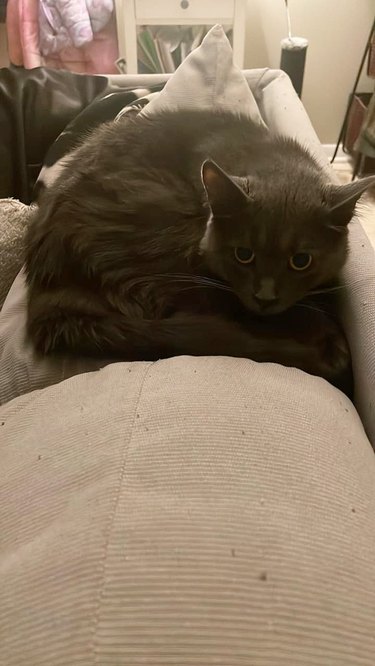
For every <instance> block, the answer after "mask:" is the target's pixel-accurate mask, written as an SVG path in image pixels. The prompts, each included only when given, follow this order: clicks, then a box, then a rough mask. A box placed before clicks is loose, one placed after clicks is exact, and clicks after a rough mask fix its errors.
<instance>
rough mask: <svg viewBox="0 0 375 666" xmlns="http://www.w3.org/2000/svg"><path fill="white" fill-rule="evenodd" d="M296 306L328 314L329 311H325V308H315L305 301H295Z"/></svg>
mask: <svg viewBox="0 0 375 666" xmlns="http://www.w3.org/2000/svg"><path fill="white" fill-rule="evenodd" d="M296 307H297V308H305V309H306V310H313V311H314V312H321V313H322V314H325V315H327V316H330V313H329V312H326V311H325V310H322V309H321V308H317V307H315V306H314V305H307V303H296Z"/></svg>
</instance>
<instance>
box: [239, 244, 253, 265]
mask: <svg viewBox="0 0 375 666" xmlns="http://www.w3.org/2000/svg"><path fill="white" fill-rule="evenodd" d="M234 256H235V257H236V259H237V261H238V262H239V263H240V264H251V262H252V261H253V260H254V257H255V254H254V252H253V251H252V250H250V248H248V247H235V248H234Z"/></svg>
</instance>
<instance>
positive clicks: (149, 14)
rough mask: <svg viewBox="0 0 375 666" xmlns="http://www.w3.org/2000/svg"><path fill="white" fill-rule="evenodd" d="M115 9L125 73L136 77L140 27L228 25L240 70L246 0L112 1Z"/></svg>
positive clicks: (242, 62)
mask: <svg viewBox="0 0 375 666" xmlns="http://www.w3.org/2000/svg"><path fill="white" fill-rule="evenodd" d="M115 7H116V20H117V33H118V43H119V53H120V57H121V58H124V60H125V62H126V72H127V74H138V62H139V58H138V50H139V44H138V34H139V30H140V28H141V26H145V27H148V26H207V28H209V27H210V26H212V25H215V24H216V23H220V24H221V25H223V26H225V27H227V26H228V27H230V28H231V29H232V39H233V57H234V61H235V63H236V64H237V65H238V66H239V67H240V68H241V69H243V66H244V49H245V22H246V21H245V18H246V0H115Z"/></svg>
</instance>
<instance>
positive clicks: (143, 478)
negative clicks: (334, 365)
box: [0, 357, 375, 666]
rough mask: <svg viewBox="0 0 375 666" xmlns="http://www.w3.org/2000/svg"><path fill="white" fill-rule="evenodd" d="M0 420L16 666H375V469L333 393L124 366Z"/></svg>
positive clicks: (200, 363) (288, 383)
mask: <svg viewBox="0 0 375 666" xmlns="http://www.w3.org/2000/svg"><path fill="white" fill-rule="evenodd" d="M0 419H1V420H0V424H2V423H3V424H4V425H0V429H1V459H2V464H1V482H0V488H1V491H0V492H1V502H0V534H1V551H0V552H1V555H0V646H1V647H0V663H1V664H2V666H24V665H25V666H26V665H27V666H47V665H48V666H50V665H51V664H54V665H56V666H73V665H74V666H76V665H77V666H78V665H81V664H82V665H86V664H87V665H89V664H90V665H92V664H98V665H100V666H122V665H124V666H130V665H131V666H140V665H142V666H144V665H145V664H147V666H169V665H172V664H173V665H174V666H193V665H194V666H202V665H203V664H204V665H208V664H212V665H213V664H215V665H216V664H225V665H227V666H240V665H241V666H242V665H246V666H248V665H250V664H251V666H297V665H298V666H327V665H328V664H329V666H364V665H366V666H373V664H374V655H375V559H374V552H375V483H374V478H375V459H374V455H373V451H372V449H371V447H370V445H369V443H368V440H367V438H366V436H365V434H364V431H363V428H362V425H361V423H360V420H359V418H358V416H357V413H356V411H355V410H354V408H353V406H352V405H351V403H350V401H349V400H347V399H346V398H345V397H344V396H343V395H342V394H340V393H339V392H338V391H336V390H335V389H333V388H332V387H330V386H329V385H328V384H327V383H326V382H324V381H323V380H318V379H312V378H309V377H308V376H307V375H304V374H303V373H301V372H298V371H295V370H287V369H284V368H281V367H279V366H273V365H268V364H264V365H259V364H255V363H252V362H251V361H242V360H238V359H228V358H184V357H180V358H176V359H171V360H167V361H162V362H158V363H156V364H153V365H152V364H151V365H150V364H144V363H136V364H114V365H111V366H108V367H107V368H105V369H104V370H102V371H100V372H97V373H91V374H86V375H80V376H79V377H75V378H72V379H70V380H68V381H66V382H63V383H61V384H58V385H57V386H54V387H51V388H50V389H48V391H41V392H35V393H33V394H29V395H28V396H24V397H22V398H19V399H17V400H16V401H13V402H11V403H8V405H6V406H4V407H3V408H2V409H1V413H0Z"/></svg>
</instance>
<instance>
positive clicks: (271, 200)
mask: <svg viewBox="0 0 375 666" xmlns="http://www.w3.org/2000/svg"><path fill="white" fill-rule="evenodd" d="M202 181H203V184H204V187H205V189H206V193H207V199H208V203H209V206H210V209H211V213H212V215H211V217H210V220H209V222H208V225H207V231H206V234H205V237H204V239H203V241H202V253H204V255H205V257H206V260H207V262H208V264H209V266H210V268H211V270H213V271H214V273H216V275H218V276H220V277H221V278H222V279H223V280H225V281H227V282H228V283H229V284H230V285H231V287H232V288H233V289H234V291H235V292H236V294H237V295H238V297H239V298H240V300H241V301H242V302H243V304H244V305H245V306H246V307H247V308H248V309H249V310H251V311H253V312H256V313H259V314H276V313H278V312H282V311H283V310H286V309H287V308H289V307H290V306H292V305H293V304H294V303H296V302H297V301H299V300H301V299H302V298H303V297H305V296H306V295H307V294H308V293H309V292H311V291H312V290H314V289H316V288H317V287H319V286H320V285H324V284H327V283H329V282H330V281H332V280H333V279H334V278H336V277H337V275H338V273H339V271H340V270H341V268H342V267H343V265H344V263H345V260H346V257H347V252H348V229H347V226H348V223H349V222H350V220H351V219H352V217H353V214H354V209H355V205H356V202H357V200H358V199H359V197H360V196H361V194H362V193H363V192H364V191H365V190H366V189H367V188H368V187H371V185H374V184H375V176H373V177H369V178H365V179H363V180H360V181H356V182H353V183H349V184H348V185H341V186H340V185H335V184H332V183H327V179H325V178H324V175H323V174H322V173H321V171H319V169H317V168H316V167H315V168H309V167H307V168H304V167H303V166H302V167H300V166H298V165H297V164H296V168H295V174H294V177H293V170H292V171H291V172H289V173H288V174H285V173H279V172H278V173H273V174H270V177H269V179H267V178H264V177H259V176H256V175H255V176H249V177H246V178H236V177H232V176H230V175H229V174H227V173H226V172H225V171H224V170H223V169H221V168H220V167H219V166H218V165H217V164H216V163H215V162H213V161H212V160H206V161H205V162H204V164H203V166H202Z"/></svg>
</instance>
